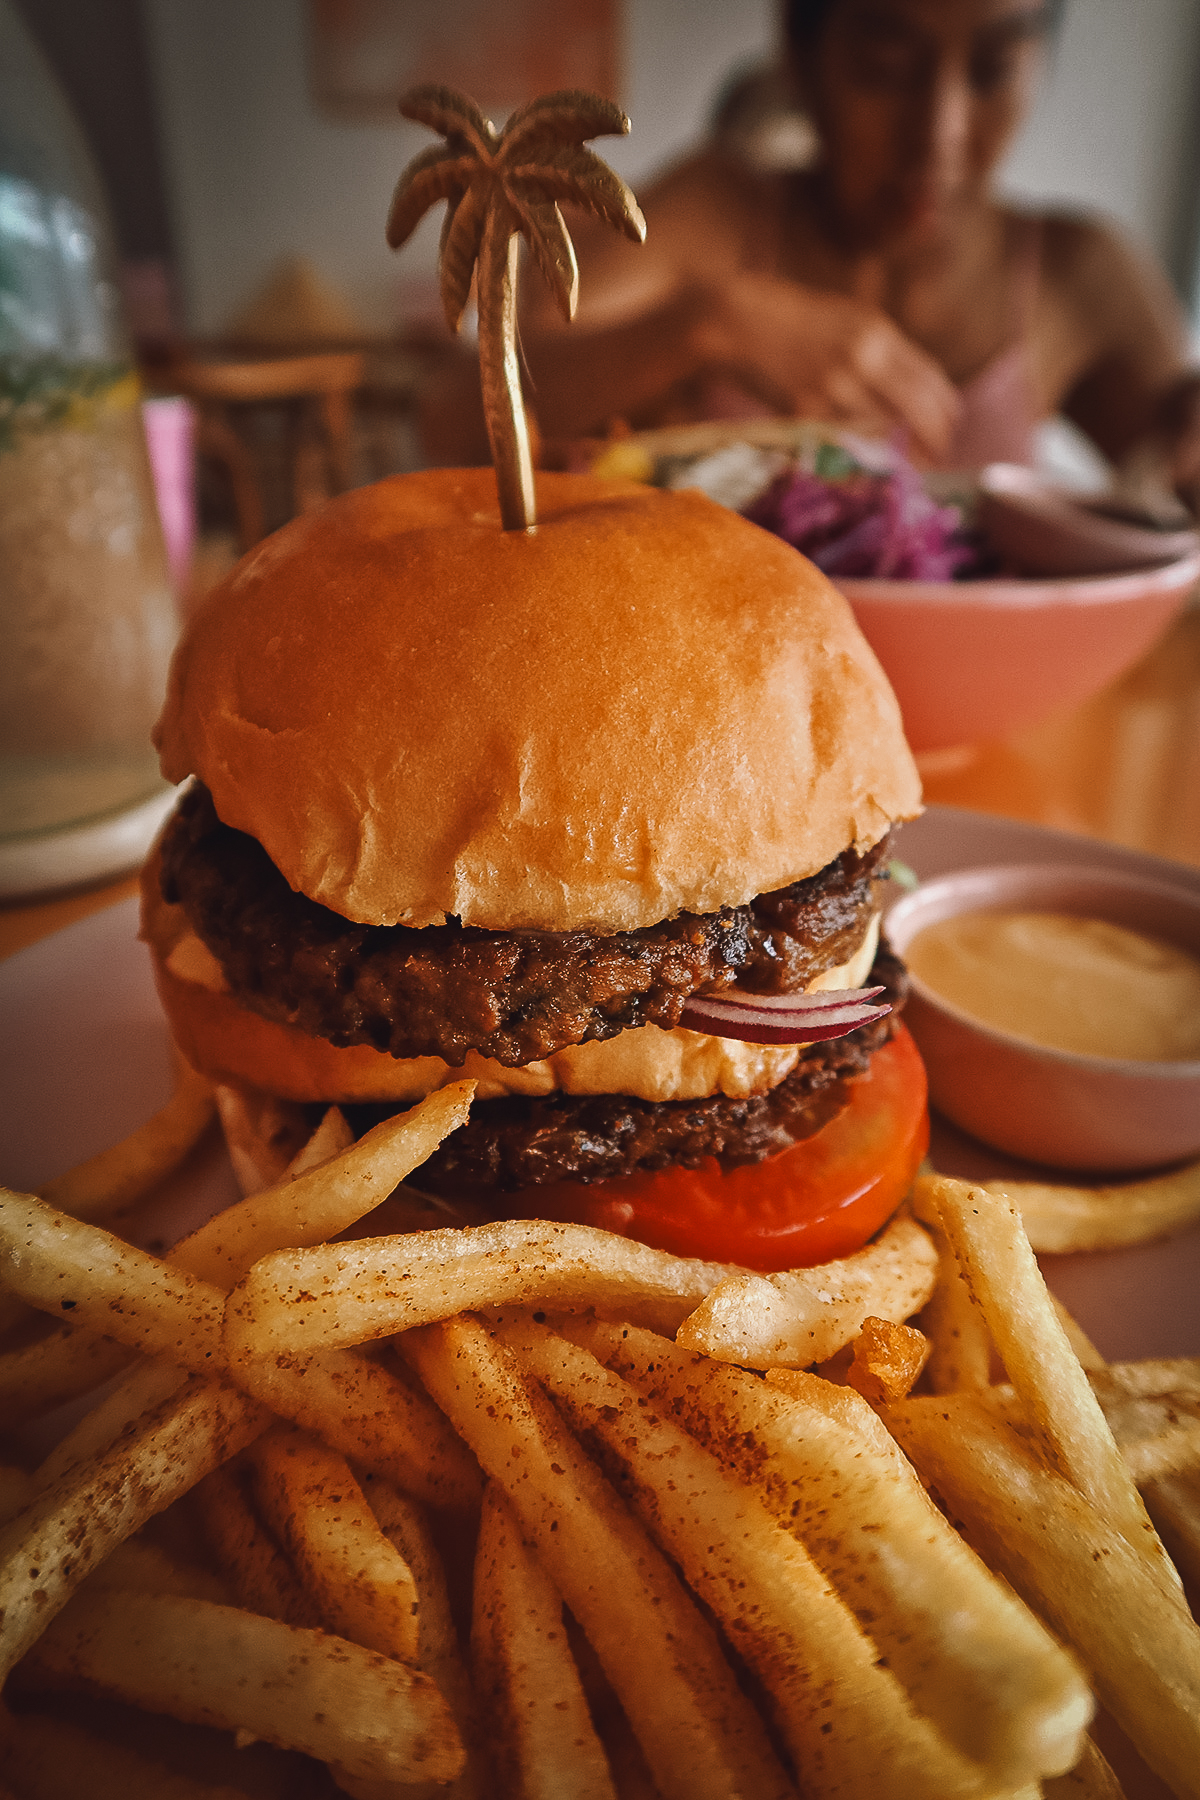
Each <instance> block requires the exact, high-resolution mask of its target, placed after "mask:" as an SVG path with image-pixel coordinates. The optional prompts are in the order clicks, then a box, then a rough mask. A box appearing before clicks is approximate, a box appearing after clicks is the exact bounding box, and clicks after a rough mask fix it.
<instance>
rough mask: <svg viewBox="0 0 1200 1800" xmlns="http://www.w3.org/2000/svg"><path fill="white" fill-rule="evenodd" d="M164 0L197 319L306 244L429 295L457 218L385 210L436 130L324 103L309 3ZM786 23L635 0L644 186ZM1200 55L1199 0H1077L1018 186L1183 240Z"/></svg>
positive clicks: (1014, 182)
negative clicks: (311, 50)
mask: <svg viewBox="0 0 1200 1800" xmlns="http://www.w3.org/2000/svg"><path fill="white" fill-rule="evenodd" d="M144 3H145V6H146V14H147V20H148V25H149V29H150V36H151V45H152V54H153V60H154V66H155V72H156V81H157V86H158V94H159V99H160V103H161V112H162V121H161V122H162V128H163V136H164V141H165V147H166V154H167V158H168V179H169V183H170V188H171V193H172V197H173V203H174V215H175V226H176V232H177V241H178V243H179V245H180V250H181V258H182V275H183V281H184V287H185V294H186V302H187V308H188V316H189V323H190V325H191V327H192V329H193V330H196V331H200V332H211V331H215V330H217V329H219V328H220V327H221V325H222V324H223V323H224V321H225V320H226V319H227V318H229V316H230V315H231V314H232V313H233V312H234V311H235V310H236V309H237V308H239V307H240V306H241V305H242V304H244V302H245V301H246V300H247V299H248V298H249V297H250V296H251V295H252V293H253V292H254V290H255V289H256V288H257V287H258V286H259V285H260V283H261V282H262V280H263V279H264V277H265V275H266V273H267V271H268V270H269V269H270V267H271V265H272V264H273V263H274V262H275V261H276V260H277V259H278V258H279V257H281V256H284V255H288V254H294V253H295V254H302V255H305V256H307V257H309V258H310V259H311V261H312V262H313V263H314V264H315V265H316V267H317V268H318V270H319V271H320V272H321V273H322V274H323V275H324V276H325V277H326V278H327V279H328V280H330V281H332V282H334V283H336V285H337V286H338V287H339V288H341V289H342V291H343V292H345V293H346V294H347V295H348V296H349V298H350V299H351V300H352V302H353V303H354V305H355V306H356V308H357V309H358V311H359V313H360V314H361V316H362V318H363V321H364V323H365V324H368V325H370V326H373V327H376V328H386V327H388V326H390V325H392V324H394V323H395V321H396V318H397V316H398V314H399V313H400V312H401V311H403V310H410V309H411V308H412V307H413V306H414V305H415V304H417V303H418V301H420V302H422V303H424V304H426V305H427V304H428V297H429V290H430V286H431V273H432V269H433V263H434V256H435V253H436V243H437V231H438V220H437V219H436V218H433V219H431V220H427V221H426V223H425V225H424V226H423V227H422V228H421V231H420V233H419V234H418V237H417V238H416V239H415V240H414V241H413V243H412V244H411V245H410V246H409V247H408V248H407V249H406V250H405V251H404V252H403V253H402V255H401V256H399V257H394V256H393V255H392V254H391V253H390V252H389V251H388V249H387V247H386V245H385V244H384V241H383V222H384V219H385V217H386V214H387V207H388V201H389V198H390V195H391V190H392V187H393V184H394V183H395V180H396V177H397V175H398V174H399V172H400V170H401V169H402V168H403V166H404V164H405V163H406V162H407V160H408V158H409V157H410V156H412V155H413V154H415V152H416V151H417V150H418V149H420V148H422V147H423V146H424V145H425V144H426V143H428V142H429V141H430V139H429V134H428V133H427V132H425V131H423V130H421V129H419V128H417V127H414V126H409V125H407V124H405V123H404V121H402V120H400V119H399V118H397V121H396V123H395V124H394V125H391V124H383V123H381V124H370V125H361V124H349V123H343V122H341V121H340V120H337V119H334V118H330V117H328V116H325V115H323V114H321V113H318V112H317V110H316V109H315V107H314V106H313V104H312V102H311V100H310V99H309V95H308V84H307V72H306V67H305V53H306V52H305V13H306V7H305V4H304V0H144ZM450 3H451V0H447V4H450ZM774 19H775V6H774V3H773V0H626V13H625V68H626V80H625V87H624V92H623V94H622V99H623V101H624V104H625V106H626V108H627V110H628V111H629V113H630V115H631V117H632V119H633V125H634V129H633V135H632V137H631V138H630V139H629V140H628V141H627V142H624V143H621V142H617V141H616V140H602V141H601V143H600V144H599V145H598V148H599V149H600V150H601V152H602V153H603V154H604V155H605V156H606V157H607V158H608V159H609V160H610V161H611V162H612V163H613V165H614V167H616V168H617V169H619V170H620V172H621V173H622V174H623V175H625V176H626V177H627V178H628V179H629V180H631V181H634V182H636V181H637V180H638V179H641V178H644V177H645V175H646V174H647V173H648V172H649V171H650V170H651V169H653V168H655V167H656V166H658V165H659V164H660V163H662V162H663V161H665V160H667V159H668V158H669V157H671V156H673V155H674V154H676V153H677V152H678V151H680V150H681V149H682V148H683V147H684V146H685V145H686V144H687V143H688V142H689V140H690V139H691V138H692V137H694V136H695V135H696V134H697V132H698V131H699V130H700V128H701V125H702V123H703V121H704V118H705V116H706V114H707V112H708V109H709V106H710V105H711V102H712V100H713V97H714V95H715V93H716V90H717V88H718V87H719V85H720V83H721V81H722V80H723V78H724V76H725V75H726V74H727V73H728V71H729V69H730V67H731V66H732V65H733V64H735V63H738V62H744V61H747V60H750V59H753V58H755V57H756V56H765V55H766V54H767V53H768V51H769V48H770V46H771V43H772V38H773V31H774ZM1198 61H1200V4H1197V0H1068V3H1067V14H1066V19H1065V23H1064V27H1063V32H1062V37H1061V40H1060V43H1059V46H1058V49H1057V52H1056V55H1055V59H1054V64H1053V66H1052V68H1051V70H1050V72H1049V75H1048V78H1047V81H1046V83H1045V86H1044V89H1043V92H1042V94H1041V96H1040V98H1039V102H1038V106H1037V109H1036V111H1035V113H1034V115H1033V117H1032V118H1031V120H1030V122H1029V125H1028V127H1027V129H1026V131H1025V133H1024V135H1023V138H1022V141H1021V143H1020V145H1019V146H1018V147H1017V149H1016V151H1015V153H1014V155H1013V157H1012V159H1011V163H1010V167H1009V169H1008V171H1007V177H1006V179H1007V183H1008V185H1009V186H1010V187H1011V188H1012V189H1013V190H1014V191H1016V192H1019V193H1022V194H1025V195H1027V196H1030V197H1033V198H1038V199H1053V200H1061V201H1066V202H1068V203H1076V204H1080V205H1084V206H1087V207H1093V208H1099V209H1101V210H1103V211H1107V212H1110V213H1113V214H1115V215H1116V216H1117V217H1118V218H1120V219H1122V220H1123V221H1124V222H1125V223H1126V224H1127V225H1128V226H1129V227H1130V228H1131V229H1133V230H1134V231H1135V232H1137V233H1138V234H1139V235H1141V236H1143V237H1144V238H1146V239H1147V240H1148V241H1149V243H1150V244H1151V245H1152V246H1153V247H1154V248H1155V249H1156V250H1157V251H1158V252H1159V254H1160V255H1166V254H1167V253H1168V251H1169V249H1170V245H1171V234H1172V230H1173V225H1174V212H1175V207H1176V203H1177V202H1176V196H1177V193H1178V187H1179V179H1180V170H1181V159H1182V157H1183V155H1184V154H1185V153H1187V154H1190V153H1191V150H1192V146H1193V142H1194V138H1193V135H1192V133H1191V132H1190V130H1189V127H1188V123H1187V118H1186V113H1187V108H1188V104H1189V98H1190V97H1191V96H1193V95H1194V94H1195V91H1196V88H1195V72H1196V69H1197V64H1198ZM439 210H440V209H439Z"/></svg>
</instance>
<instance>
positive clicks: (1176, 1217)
mask: <svg viewBox="0 0 1200 1800" xmlns="http://www.w3.org/2000/svg"><path fill="white" fill-rule="evenodd" d="M983 1186H984V1188H985V1189H986V1190H987V1192H988V1193H989V1194H999V1195H1002V1196H1003V1197H1004V1198H1005V1199H1007V1200H1010V1201H1011V1202H1012V1204H1013V1205H1014V1206H1015V1207H1016V1209H1017V1211H1018V1212H1019V1213H1020V1215H1021V1218H1022V1220H1023V1221H1024V1224H1025V1231H1026V1234H1027V1236H1028V1238H1029V1241H1030V1243H1031V1244H1032V1245H1033V1247H1034V1249H1035V1250H1038V1251H1051V1252H1054V1253H1058V1252H1061V1251H1068V1250H1120V1249H1122V1248H1123V1247H1124V1246H1125V1245H1127V1244H1145V1243H1149V1242H1150V1241H1151V1240H1152V1239H1154V1238H1160V1237H1168V1236H1170V1234H1171V1233H1172V1232H1175V1231H1182V1230H1183V1229H1184V1227H1185V1226H1188V1225H1191V1224H1194V1223H1195V1221H1196V1220H1197V1219H1200V1162H1194V1163H1188V1164H1187V1165H1186V1167H1184V1168H1182V1169H1172V1170H1170V1171H1169V1172H1168V1173H1167V1174H1166V1175H1152V1176H1150V1177H1149V1178H1148V1179H1146V1180H1143V1181H1123V1182H1117V1183H1115V1184H1114V1185H1112V1186H1106V1187H1094V1188H1079V1187H1060V1186H1057V1185H1056V1184H1054V1183H1048V1182H1040V1181H985V1182H984V1183H983Z"/></svg>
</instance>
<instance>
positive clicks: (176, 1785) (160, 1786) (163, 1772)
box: [0, 1712, 245, 1800]
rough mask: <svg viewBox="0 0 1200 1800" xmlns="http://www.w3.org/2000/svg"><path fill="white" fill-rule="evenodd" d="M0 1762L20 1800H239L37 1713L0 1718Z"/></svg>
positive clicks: (229, 1791) (236, 1794) (234, 1792)
mask: <svg viewBox="0 0 1200 1800" xmlns="http://www.w3.org/2000/svg"><path fill="white" fill-rule="evenodd" d="M0 1760H2V1761H3V1764H4V1768H5V1772H6V1773H7V1774H8V1775H9V1776H11V1778H12V1780H13V1781H15V1782H16V1783H17V1784H18V1786H19V1787H20V1790H21V1796H22V1800H62V1797H63V1795H64V1794H86V1795H87V1796H88V1800H131V1796H134V1795H136V1797H137V1800H245V1790H244V1789H241V1788H236V1789H235V1788H231V1787H213V1786H211V1785H210V1784H209V1783H208V1782H206V1781H193V1780H192V1779H191V1778H190V1777H189V1776H187V1775H178V1774H175V1773H173V1772H171V1771H169V1770H167V1769H165V1768H163V1767H162V1765H161V1764H159V1763H155V1762H153V1761H151V1760H149V1759H148V1758H147V1757H145V1756H142V1755H139V1754H138V1752H137V1751H136V1750H133V1749H130V1748H129V1747H128V1746H127V1745H124V1744H113V1743H110V1742H109V1741H108V1740H107V1739H106V1738H102V1737H98V1736H97V1735H96V1733H95V1732H92V1731H87V1730H85V1729H84V1728H83V1727H82V1726H80V1725H77V1724H75V1723H73V1722H72V1721H71V1720H69V1719H63V1718H59V1717H53V1718H51V1717H45V1716H41V1717H39V1715H38V1714H37V1713H28V1712H25V1713H19V1714H17V1713H6V1714H4V1715H3V1716H2V1717H0ZM0 1791H2V1790H0Z"/></svg>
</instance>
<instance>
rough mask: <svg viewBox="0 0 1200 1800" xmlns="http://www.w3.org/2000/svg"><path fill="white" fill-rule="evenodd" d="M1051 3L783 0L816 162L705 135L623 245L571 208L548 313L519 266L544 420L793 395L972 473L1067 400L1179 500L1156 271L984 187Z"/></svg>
mask: <svg viewBox="0 0 1200 1800" xmlns="http://www.w3.org/2000/svg"><path fill="white" fill-rule="evenodd" d="M1056 10H1057V6H1056V4H1055V0H785V4H784V15H783V18H784V42H785V50H786V58H787V68H788V72H789V74H790V77H791V80H792V81H793V83H794V85H795V89H796V93H797V96H798V100H799V103H800V105H801V106H802V107H803V109H804V111H805V112H806V113H807V114H808V115H809V117H810V118H811V120H812V122H813V124H814V126H815V128H816V132H817V136H818V141H819V151H818V153H817V155H816V157H815V158H814V160H813V162H812V165H811V166H810V167H807V168H803V169H790V170H789V169H784V170H778V171H773V170H771V169H764V168H762V167H756V166H754V165H753V163H751V162H748V161H746V160H745V159H743V158H739V157H738V156H737V155H736V154H735V153H732V152H731V150H730V148H729V147H728V145H727V144H725V143H723V142H722V141H721V139H720V138H714V140H713V142H712V143H711V144H709V145H708V146H706V147H704V148H702V149H700V150H699V151H698V152H697V153H696V154H694V155H692V156H691V157H689V158H688V159H687V160H686V161H684V162H682V163H680V164H678V165H677V166H676V167H674V168H673V169H671V170H670V171H668V173H667V174H665V175H664V176H663V177H662V178H661V179H660V180H659V181H658V182H656V183H655V184H654V185H652V186H651V187H650V188H648V189H647V190H646V191H645V192H644V193H642V194H640V195H639V199H640V200H641V203H642V206H643V209H644V211H645V214H646V220H647V239H646V244H645V246H644V247H642V248H638V247H637V246H634V245H631V244H629V243H627V242H624V241H622V240H621V239H619V238H618V237H617V236H616V235H615V234H613V233H612V232H610V231H608V230H607V229H605V228H599V227H596V226H594V225H593V224H591V223H590V222H573V230H574V232H575V237H576V243H577V247H578V251H579V260H580V265H581V271H582V279H581V289H580V307H579V314H578V317H577V319H576V321H575V323H574V324H573V325H572V326H571V327H570V328H569V330H568V328H566V327H565V326H564V325H563V324H562V322H561V320H560V319H559V318H558V317H557V315H556V314H555V313H554V310H553V305H552V302H551V301H550V299H549V297H548V295H547V293H546V291H545V289H544V288H543V287H542V285H541V284H540V283H539V282H538V281H537V279H536V277H533V278H531V279H529V280H528V281H527V282H526V284H525V290H526V309H525V319H524V349H525V352H526V355H527V359H528V365H529V370H530V375H531V381H530V399H531V402H532V405H533V409H534V412H535V413H536V416H537V419H538V422H539V424H540V427H541V430H542V432H543V433H544V434H545V435H546V436H547V437H552V438H573V437H579V436H585V435H593V434H597V433H599V434H603V432H604V431H605V430H606V428H607V427H608V425H609V424H610V422H611V421H612V420H614V419H623V420H625V421H627V422H628V423H630V424H631V425H634V426H642V425H650V424H660V423H668V422H675V421H679V420H684V419H712V418H731V417H734V418H736V417H742V416H753V415H756V414H757V415H763V414H771V413H775V414H780V415H795V414H801V415H808V416H811V417H816V418H823V419H839V420H852V421H854V422H855V423H858V424H860V425H866V426H873V427H874V428H876V429H883V430H889V431H892V430H895V429H896V428H897V427H901V428H903V430H904V431H905V432H906V433H907V436H908V441H909V444H910V446H911V448H912V450H913V452H914V454H915V455H917V456H918V457H919V458H920V459H922V460H924V461H927V462H930V463H934V464H940V465H942V466H947V467H959V468H970V467H978V466H980V465H982V464H983V463H985V462H990V461H995V460H1001V459H1003V460H1009V461H1029V460H1031V459H1032V455H1033V449H1034V441H1033V440H1034V431H1035V428H1036V426H1037V425H1038V423H1039V422H1040V421H1042V420H1043V419H1046V418H1048V417H1049V416H1051V415H1053V414H1055V413H1057V412H1063V413H1065V414H1066V415H1067V416H1068V417H1069V418H1071V419H1072V420H1073V421H1074V422H1075V423H1076V424H1078V425H1079V426H1080V427H1082V429H1083V430H1084V431H1085V432H1086V433H1087V434H1088V435H1089V436H1090V437H1091V438H1092V439H1093V441H1094V442H1095V443H1096V444H1097V445H1098V447H1099V448H1100V449H1101V450H1102V451H1103V452H1104V453H1105V455H1107V456H1108V457H1109V458H1110V459H1112V460H1113V461H1114V462H1119V461H1120V460H1122V459H1123V458H1124V457H1126V456H1127V455H1128V453H1129V452H1130V450H1131V449H1133V447H1134V446H1135V445H1144V444H1146V443H1147V442H1148V441H1151V440H1152V441H1154V442H1155V443H1156V444H1157V445H1158V446H1159V447H1160V448H1161V450H1162V453H1163V457H1164V464H1165V472H1166V475H1167V477H1168V479H1169V480H1171V481H1172V482H1174V483H1175V484H1176V485H1177V486H1178V487H1179V489H1180V491H1181V492H1183V493H1184V494H1185V495H1186V496H1188V497H1190V498H1191V499H1192V500H1193V502H1194V501H1195V500H1196V499H1197V498H1200V379H1198V378H1197V376H1196V375H1195V374H1194V373H1193V372H1191V371H1189V368H1188V362H1187V336H1186V331H1185V327H1184V321H1183V318H1182V314H1181V311H1180V308H1179V306H1178V304H1177V302H1176V300H1175V298H1174V295H1173V293H1172V291H1171V289H1170V287H1169V285H1168V282H1167V280H1166V277H1165V275H1164V274H1163V273H1162V272H1161V271H1160V270H1159V269H1158V268H1157V267H1155V266H1154V265H1153V264H1151V263H1150V262H1149V261H1148V260H1147V259H1146V258H1145V257H1144V256H1143V255H1141V254H1139V253H1138V252H1136V251H1134V250H1133V249H1131V248H1130V246H1129V245H1128V244H1127V243H1126V242H1125V241H1124V240H1123V239H1122V238H1121V237H1120V236H1119V235H1118V234H1117V233H1116V232H1114V231H1113V230H1112V229H1110V228H1109V227H1108V226H1107V225H1104V224H1102V223H1098V222H1096V221H1094V220H1088V219H1081V218H1076V217H1072V216H1070V215H1067V214H1061V213H1049V214H1038V213H1032V212H1026V211H1023V210H1020V209H1017V208H1014V207H1012V206H1009V205H1005V204H1003V203H1002V202H1000V201H998V200H997V199H995V198H994V197H993V195H992V192H991V179H992V176H993V173H994V172H995V170H996V168H997V166H998V165H999V163H1000V161H1001V159H1002V158H1003V156H1004V153H1005V151H1006V150H1007V149H1008V147H1009V145H1010V143H1011V141H1012V138H1013V136H1014V133H1015V132H1016V130H1017V128H1018V126H1019V125H1020V124H1021V122H1022V120H1023V119H1024V117H1025V115H1026V112H1027V110H1028V108H1029V104H1030V101H1031V99H1032V95H1033V91H1034V87H1035V85H1036V79H1037V75H1038V72H1039V68H1040V65H1041V62H1042V59H1043V56H1044V53H1045V48H1046V44H1047V41H1048V38H1049V36H1050V34H1051V32H1052V29H1053V25H1054V14H1055V12H1056ZM460 417H461V415H460ZM431 426H432V430H431V444H430V448H431V450H432V451H433V453H434V454H435V455H440V453H441V450H442V448H443V447H445V448H447V449H449V448H451V447H452V446H450V445H448V444H447V445H445V446H443V445H440V444H439V443H438V442H437V441H436V440H437V438H438V436H439V427H438V422H437V420H436V419H431ZM459 435H460V438H461V437H462V434H461V432H460V434H459ZM464 448H466V445H465V443H460V447H459V453H460V454H461V453H462V450H463V449H464Z"/></svg>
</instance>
